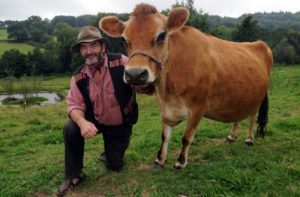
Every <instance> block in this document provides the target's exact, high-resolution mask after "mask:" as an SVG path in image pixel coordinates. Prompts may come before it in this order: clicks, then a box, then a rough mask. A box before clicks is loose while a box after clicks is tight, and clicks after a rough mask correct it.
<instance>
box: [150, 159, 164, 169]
mask: <svg viewBox="0 0 300 197" xmlns="http://www.w3.org/2000/svg"><path fill="white" fill-rule="evenodd" d="M152 167H153V168H154V169H162V168H164V167H165V166H164V165H163V164H159V163H158V162H157V161H154V162H153V165H152Z"/></svg>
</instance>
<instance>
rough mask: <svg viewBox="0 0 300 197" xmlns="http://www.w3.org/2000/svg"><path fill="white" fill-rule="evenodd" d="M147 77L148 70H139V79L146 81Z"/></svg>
mask: <svg viewBox="0 0 300 197" xmlns="http://www.w3.org/2000/svg"><path fill="white" fill-rule="evenodd" d="M147 79H148V71H147V70H143V72H141V74H140V80H141V81H147Z"/></svg>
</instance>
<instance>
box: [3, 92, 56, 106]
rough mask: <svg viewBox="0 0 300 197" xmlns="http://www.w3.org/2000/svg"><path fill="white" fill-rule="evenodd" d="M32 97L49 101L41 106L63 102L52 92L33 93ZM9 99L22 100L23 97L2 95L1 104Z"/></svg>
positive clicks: (19, 95)
mask: <svg viewBox="0 0 300 197" xmlns="http://www.w3.org/2000/svg"><path fill="white" fill-rule="evenodd" d="M30 96H33V97H44V98H46V99H48V100H47V101H43V102H41V103H40V104H41V105H50V104H55V103H57V102H59V101H61V98H60V97H59V96H58V95H57V93H52V92H37V93H31V94H30ZM8 97H11V98H16V99H22V98H23V95H22V94H10V95H9V94H1V95H0V104H2V101H3V100H4V99H6V98H8Z"/></svg>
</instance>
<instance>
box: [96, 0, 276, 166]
mask: <svg viewBox="0 0 300 197" xmlns="http://www.w3.org/2000/svg"><path fill="white" fill-rule="evenodd" d="M188 17H189V11H188V10H187V9H186V8H174V9H172V10H171V11H170V12H169V15H168V17H166V16H164V15H162V14H160V13H159V12H157V9H156V8H155V7H154V6H152V5H148V4H143V3H142V4H138V5H137V6H136V7H135V9H134V11H133V12H132V14H131V15H130V18H129V20H128V21H126V22H122V21H121V20H119V19H118V18H117V17H115V16H106V17H104V18H102V19H101V20H100V22H99V27H100V29H102V30H103V31H104V32H105V33H107V34H108V35H110V36H112V37H122V38H123V40H124V42H125V43H126V47H127V52H128V55H129V62H128V65H127V66H126V69H125V72H124V81H125V82H126V83H128V84H131V85H133V86H142V87H147V86H150V85H153V86H154V89H155V94H156V97H157V101H158V103H159V106H160V110H161V114H162V120H163V126H162V143H161V147H160V150H159V152H158V155H157V159H156V160H155V164H157V165H161V166H163V165H164V162H165V160H166V155H167V147H168V142H169V139H170V136H171V132H172V128H173V127H174V126H176V125H177V124H179V123H180V122H181V121H182V120H185V119H186V120H187V125H186V128H185V131H184V134H183V137H182V146H183V147H182V151H181V153H180V155H179V157H178V160H177V162H176V163H175V165H174V168H177V169H180V168H183V167H185V166H186V164H187V158H188V149H189V145H190V144H191V142H192V141H193V138H194V134H195V131H196V128H197V126H198V124H199V122H200V120H201V119H202V117H206V118H209V119H212V120H216V121H221V122H232V123H233V127H232V130H231V132H230V134H229V135H228V137H227V139H228V140H230V141H234V140H235V139H236V137H237V132H238V130H239V122H240V121H241V120H243V119H245V118H248V117H249V118H250V125H249V128H248V136H247V138H246V141H245V142H246V143H247V144H248V145H251V144H252V143H253V138H254V134H253V127H254V125H255V119H256V116H257V114H258V118H257V122H258V132H259V134H260V135H264V130H265V126H266V123H267V112H268V97H267V90H268V85H269V76H270V71H271V67H272V62H273V57H272V52H271V50H270V48H269V47H268V46H267V45H266V44H265V43H264V42H262V41H257V42H245V43H236V42H230V41H225V40H221V39H218V38H216V37H213V36H211V35H208V34H205V33H203V32H201V31H199V30H197V29H195V28H193V27H188V26H185V23H186V21H187V19H188Z"/></svg>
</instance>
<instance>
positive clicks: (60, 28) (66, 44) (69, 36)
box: [54, 23, 78, 72]
mask: <svg viewBox="0 0 300 197" xmlns="http://www.w3.org/2000/svg"><path fill="white" fill-rule="evenodd" d="M54 34H55V35H56V36H57V42H58V48H57V50H58V57H59V61H60V62H61V65H62V66H63V67H61V69H60V70H58V71H59V72H69V71H71V68H70V64H71V62H72V55H73V54H72V52H71V51H70V49H71V46H72V43H73V42H74V40H75V39H76V36H77V34H78V29H77V28H74V27H71V26H70V25H68V24H66V23H59V24H57V26H56V29H55V31H54Z"/></svg>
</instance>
